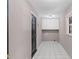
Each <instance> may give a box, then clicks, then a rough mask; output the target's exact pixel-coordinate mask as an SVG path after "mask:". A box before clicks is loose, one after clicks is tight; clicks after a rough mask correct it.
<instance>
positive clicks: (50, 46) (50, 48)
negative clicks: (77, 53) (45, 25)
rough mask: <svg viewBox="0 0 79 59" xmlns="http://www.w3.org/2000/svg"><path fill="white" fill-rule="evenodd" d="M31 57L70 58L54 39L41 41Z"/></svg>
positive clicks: (45, 58)
mask: <svg viewBox="0 0 79 59" xmlns="http://www.w3.org/2000/svg"><path fill="white" fill-rule="evenodd" d="M32 59H71V58H70V57H69V56H68V54H67V53H66V51H65V50H64V48H63V47H62V46H61V45H60V44H59V43H58V42H54V41H43V42H42V43H41V45H40V46H39V48H38V50H37V52H36V54H35V55H34V56H33V58H32Z"/></svg>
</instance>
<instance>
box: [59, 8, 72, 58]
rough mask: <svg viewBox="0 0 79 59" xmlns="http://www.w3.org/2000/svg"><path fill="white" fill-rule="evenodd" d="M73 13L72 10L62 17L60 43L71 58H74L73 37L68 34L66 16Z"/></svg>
mask: <svg viewBox="0 0 79 59" xmlns="http://www.w3.org/2000/svg"><path fill="white" fill-rule="evenodd" d="M69 12H71V8H70V9H68V10H67V11H66V13H65V14H64V15H61V16H60V21H59V42H60V43H61V44H62V46H63V47H64V48H65V50H66V51H67V53H68V54H69V56H70V57H72V36H69V35H68V34H66V19H65V16H66V15H67V14H68V13H69Z"/></svg>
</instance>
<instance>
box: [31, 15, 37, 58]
mask: <svg viewBox="0 0 79 59" xmlns="http://www.w3.org/2000/svg"><path fill="white" fill-rule="evenodd" d="M36 50H37V49H36V17H35V16H34V15H32V57H33V55H34V54H35V52H36Z"/></svg>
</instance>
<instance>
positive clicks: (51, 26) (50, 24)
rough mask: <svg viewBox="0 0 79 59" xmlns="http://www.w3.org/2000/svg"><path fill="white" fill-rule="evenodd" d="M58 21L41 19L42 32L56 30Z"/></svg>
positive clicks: (55, 19)
mask: <svg viewBox="0 0 79 59" xmlns="http://www.w3.org/2000/svg"><path fill="white" fill-rule="evenodd" d="M58 29H59V20H58V19H57V18H53V19H48V18H45V19H42V30H58Z"/></svg>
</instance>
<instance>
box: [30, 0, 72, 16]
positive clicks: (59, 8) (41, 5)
mask: <svg viewBox="0 0 79 59" xmlns="http://www.w3.org/2000/svg"><path fill="white" fill-rule="evenodd" d="M28 1H29V2H30V4H31V5H32V7H33V8H34V9H35V10H36V11H38V12H39V14H41V15H52V14H53V15H56V14H62V13H64V12H65V10H66V9H68V8H69V7H70V6H71V5H72V0H28Z"/></svg>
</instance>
